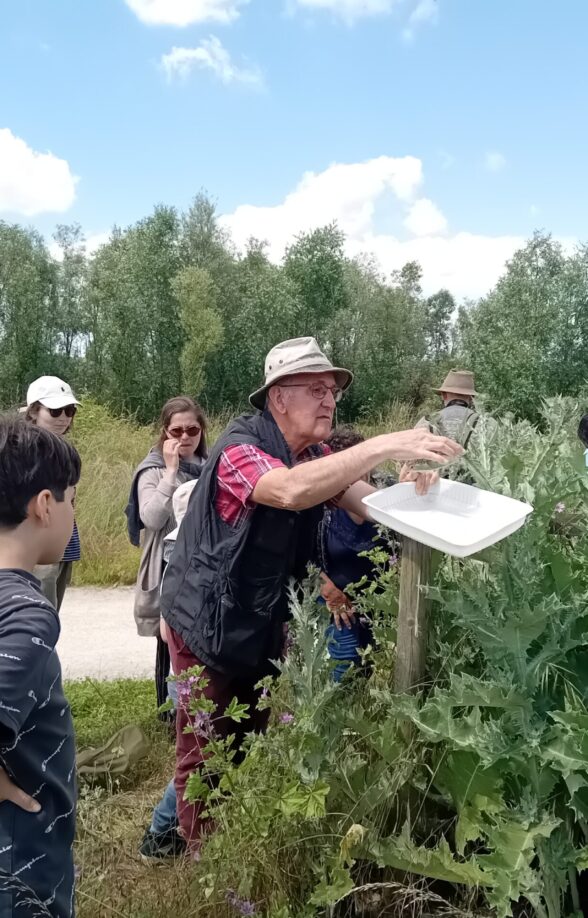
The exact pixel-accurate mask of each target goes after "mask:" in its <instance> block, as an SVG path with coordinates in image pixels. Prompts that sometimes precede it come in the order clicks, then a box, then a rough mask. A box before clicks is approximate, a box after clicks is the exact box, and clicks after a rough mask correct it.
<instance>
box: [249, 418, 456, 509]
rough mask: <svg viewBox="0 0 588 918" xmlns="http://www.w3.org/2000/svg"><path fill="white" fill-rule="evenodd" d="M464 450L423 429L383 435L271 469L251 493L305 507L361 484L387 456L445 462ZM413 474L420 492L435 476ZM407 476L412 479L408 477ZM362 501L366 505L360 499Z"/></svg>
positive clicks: (261, 500) (280, 504) (264, 500)
mask: <svg viewBox="0 0 588 918" xmlns="http://www.w3.org/2000/svg"><path fill="white" fill-rule="evenodd" d="M462 452H463V449H462V448H461V446H459V444H457V443H455V442H454V441H453V440H449V439H448V438H447V437H438V436H436V435H435V434H432V433H430V431H428V430H425V429H424V428H419V429H417V430H405V431H400V432H399V433H393V434H382V435H381V436H379V437H372V439H370V440H366V441H365V442H364V443H359V444H358V445H357V446H351V447H350V448H349V449H345V450H342V451H341V452H340V453H331V454H330V455H329V456H323V457H322V458H321V459H315V460H313V461H312V462H301V463H300V464H299V465H296V466H294V468H291V469H289V468H286V467H285V466H284V467H283V468H277V469H272V470H271V471H269V472H266V473H265V475H263V476H262V477H261V478H260V479H259V481H258V482H257V484H256V486H255V489H254V491H253V494H252V497H253V500H254V501H255V502H256V503H258V504H265V505H267V506H269V507H277V508H278V509H281V510H306V509H308V508H309V507H314V506H315V505H316V504H320V503H322V502H324V501H327V500H330V499H331V498H332V497H335V496H336V495H337V494H340V493H341V491H344V490H345V488H348V487H349V485H352V484H354V483H356V484H355V485H354V487H356V486H357V485H359V484H360V481H359V479H361V478H363V477H364V476H365V475H367V474H368V473H369V472H371V470H372V469H374V468H375V467H376V466H377V465H379V464H380V463H381V462H384V461H386V460H387V459H396V460H400V461H409V460H411V459H421V460H422V459H427V460H430V461H432V462H439V463H445V462H446V461H447V459H448V458H452V457H454V456H459V455H461V453H462ZM405 474H408V473H405ZM410 475H411V477H412V480H415V481H416V482H417V490H418V491H419V493H424V492H425V491H426V490H427V488H428V487H429V486H430V483H431V480H432V478H431V476H430V474H429V473H424V476H425V477H421V476H419V475H418V473H414V472H413V473H410ZM415 476H418V477H415ZM404 480H409V479H408V478H406V477H405V478H404ZM366 488H368V490H366V491H365V492H364V493H365V494H367V493H370V490H369V488H370V486H369V485H366ZM371 490H373V489H371ZM362 496H363V495H362ZM359 503H360V506H361V507H363V505H362V504H361V501H360V502H359ZM341 505H342V506H345V508H346V509H353V510H354V512H357V513H360V515H362V516H364V517H365V515H366V514H365V508H364V509H362V510H356V509H355V507H354V508H349V507H347V506H346V505H345V504H343V503H342V504H341Z"/></svg>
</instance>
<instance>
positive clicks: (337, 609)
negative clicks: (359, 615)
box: [321, 574, 355, 631]
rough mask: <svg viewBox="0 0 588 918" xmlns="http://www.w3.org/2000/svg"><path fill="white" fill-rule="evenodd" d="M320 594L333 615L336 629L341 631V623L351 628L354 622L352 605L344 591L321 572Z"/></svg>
mask: <svg viewBox="0 0 588 918" xmlns="http://www.w3.org/2000/svg"><path fill="white" fill-rule="evenodd" d="M321 596H322V597H323V599H324V600H325V602H326V604H327V609H328V610H329V612H331V614H332V616H333V621H334V623H335V627H336V629H337V631H341V629H342V628H343V625H344V626H345V627H346V628H351V627H352V625H353V624H354V622H355V615H354V612H353V606H352V605H351V602H350V601H349V598H348V597H347V596H346V595H345V593H344V592H343V591H342V590H340V589H339V588H338V587H336V586H335V584H334V583H333V581H332V580H331V579H330V578H329V577H327V575H326V574H321Z"/></svg>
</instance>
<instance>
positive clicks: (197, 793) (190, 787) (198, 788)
mask: <svg viewBox="0 0 588 918" xmlns="http://www.w3.org/2000/svg"><path fill="white" fill-rule="evenodd" d="M209 796H210V787H209V786H208V784H205V782H204V781H203V780H202V777H201V775H200V772H198V771H195V772H193V774H191V775H190V777H189V778H188V780H187V782H186V792H185V794H184V799H185V800H188V801H189V802H190V803H195V802H196V801H197V800H203V801H205V802H206V800H208V797H209Z"/></svg>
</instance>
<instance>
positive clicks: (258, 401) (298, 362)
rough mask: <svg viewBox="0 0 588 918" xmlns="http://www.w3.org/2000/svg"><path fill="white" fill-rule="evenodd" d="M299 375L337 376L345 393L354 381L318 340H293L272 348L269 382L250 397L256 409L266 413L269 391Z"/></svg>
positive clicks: (267, 363) (268, 360)
mask: <svg viewBox="0 0 588 918" xmlns="http://www.w3.org/2000/svg"><path fill="white" fill-rule="evenodd" d="M296 373H334V374H335V379H336V380H337V385H338V386H340V387H341V388H342V389H343V391H345V390H346V389H348V388H349V386H350V385H351V383H352V382H353V373H352V372H351V371H350V370H344V369H343V368H342V367H334V366H333V364H332V363H331V361H330V360H329V358H328V357H327V356H326V355H325V354H323V352H322V351H321V349H320V347H319V346H318V342H317V340H316V338H290V339H289V340H288V341H282V342H280V344H276V346H275V347H272V349H271V351H270V352H269V354H268V355H267V357H266V358H265V382H264V384H263V386H261V387H260V388H259V389H256V390H255V392H252V393H251V395H250V396H249V401H250V403H251V404H252V405H253V407H254V408H259V409H260V410H263V408H264V407H265V397H266V394H267V390H268V389H269V388H270V387H271V386H274V385H275V384H276V383H277V382H278V380H280V379H283V378H284V377H285V376H294V374H296Z"/></svg>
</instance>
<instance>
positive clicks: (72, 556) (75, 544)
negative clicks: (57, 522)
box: [61, 520, 82, 561]
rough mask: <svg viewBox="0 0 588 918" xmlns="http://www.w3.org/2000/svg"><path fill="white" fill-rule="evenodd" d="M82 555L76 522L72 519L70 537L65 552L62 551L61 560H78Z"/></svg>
mask: <svg viewBox="0 0 588 918" xmlns="http://www.w3.org/2000/svg"><path fill="white" fill-rule="evenodd" d="M81 557H82V552H81V548H80V534H79V532H78V524H77V523H76V521H75V520H74V527H73V532H72V534H71V539H70V540H69V542H68V543H67V547H66V549H65V552H64V553H63V558H62V559H61V560H62V561H79V560H80V558H81Z"/></svg>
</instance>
